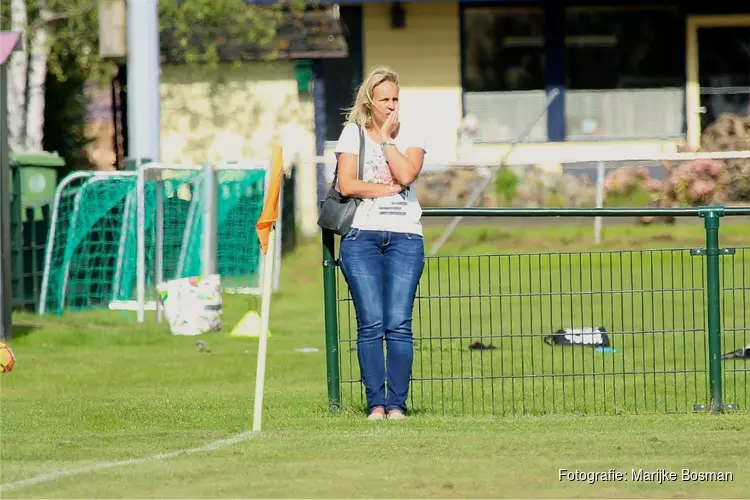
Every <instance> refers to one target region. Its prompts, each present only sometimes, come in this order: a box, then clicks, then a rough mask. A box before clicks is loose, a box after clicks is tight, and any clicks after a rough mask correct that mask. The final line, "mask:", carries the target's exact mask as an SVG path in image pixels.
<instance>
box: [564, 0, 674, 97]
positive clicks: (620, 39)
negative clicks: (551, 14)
mask: <svg viewBox="0 0 750 500" xmlns="http://www.w3.org/2000/svg"><path fill="white" fill-rule="evenodd" d="M565 32H566V40H565V45H566V52H565V59H566V65H567V84H568V85H567V86H568V88H569V89H621V88H663V87H679V86H681V85H682V84H683V82H684V76H683V75H684V69H683V68H684V59H685V56H684V54H685V52H684V50H685V42H684V40H685V30H684V17H683V15H682V13H681V12H680V11H679V10H678V9H677V8H669V7H621V8H619V7H615V8H597V7H586V8H582V7H571V8H569V9H567V10H566V14H565Z"/></svg>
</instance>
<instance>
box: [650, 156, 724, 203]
mask: <svg viewBox="0 0 750 500" xmlns="http://www.w3.org/2000/svg"><path fill="white" fill-rule="evenodd" d="M730 182H731V176H730V175H729V173H728V172H727V170H726V169H725V168H724V165H723V164H722V163H721V162H719V161H716V160H694V161H690V162H686V163H682V164H680V165H678V166H677V167H674V168H672V169H670V171H669V175H668V176H667V182H666V193H665V194H666V199H667V200H668V201H669V202H671V203H675V204H678V205H688V206H695V205H705V204H709V203H725V202H726V201H727V200H726V190H725V188H726V186H728V185H729V183H730Z"/></svg>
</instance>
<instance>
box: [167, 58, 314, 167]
mask: <svg viewBox="0 0 750 500" xmlns="http://www.w3.org/2000/svg"><path fill="white" fill-rule="evenodd" d="M161 82H162V84H161V99H162V112H161V117H162V123H161V159H162V161H163V162H173V163H200V162H205V161H208V162H218V161H221V160H227V161H228V160H240V159H243V158H269V159H270V157H271V148H272V146H273V144H283V145H284V146H285V148H284V149H285V154H284V156H285V159H286V160H288V161H291V160H292V159H293V156H294V155H295V154H305V155H307V156H309V155H311V154H312V153H313V152H314V144H315V131H314V122H313V105H312V100H311V99H310V98H309V97H306V96H303V97H300V96H299V94H298V92H297V81H296V77H295V73H294V63H293V62H290V61H278V62H271V63H261V62H253V63H244V64H239V65H232V64H222V65H220V67H219V69H217V70H208V69H207V70H197V69H194V68H191V67H189V66H164V67H163V68H162V76H161Z"/></svg>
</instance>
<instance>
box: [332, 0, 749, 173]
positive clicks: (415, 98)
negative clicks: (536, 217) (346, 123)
mask: <svg viewBox="0 0 750 500" xmlns="http://www.w3.org/2000/svg"><path fill="white" fill-rule="evenodd" d="M722 4H724V5H722ZM339 12H340V17H341V19H342V20H343V23H344V25H345V26H346V27H347V28H348V32H347V34H346V39H347V43H348V47H349V55H348V57H347V58H346V59H340V60H327V61H323V63H322V64H321V65H319V66H318V67H319V68H320V69H321V71H322V74H321V75H319V77H320V78H321V79H322V80H323V81H324V83H325V86H326V92H325V99H326V101H325V103H326V105H325V110H326V120H325V125H326V128H325V131H324V135H325V139H326V141H328V143H327V148H326V149H330V147H331V142H330V141H335V139H336V138H337V135H338V133H339V131H340V130H341V121H342V115H341V109H342V108H345V107H346V106H348V105H350V102H351V99H352V93H353V91H354V86H355V85H356V83H358V82H359V81H360V80H361V78H362V76H363V75H364V74H366V72H367V71H368V70H369V69H371V68H373V67H375V66H378V65H382V64H383V65H388V66H390V67H392V68H393V69H394V70H395V71H397V72H398V73H399V74H400V76H401V78H402V89H403V90H402V106H403V113H402V116H403V119H404V120H407V119H413V120H418V121H419V122H420V123H422V124H423V126H424V129H425V132H426V133H427V136H428V144H429V145H430V150H431V151H430V152H431V153H433V156H432V161H436V162H440V161H450V160H451V159H455V157H456V156H459V148H458V145H457V138H458V135H459V129H460V127H461V126H462V121H463V120H464V118H465V117H471V122H472V123H473V124H474V126H473V127H472V128H473V130H474V132H475V134H474V142H475V148H473V149H474V156H475V157H476V156H477V155H478V156H481V157H487V158H485V159H489V158H492V157H497V155H498V153H499V152H501V151H502V150H503V149H504V148H505V147H507V145H508V143H510V142H512V141H514V140H518V139H519V137H520V136H521V135H522V134H523V132H524V130H525V129H526V128H528V127H529V126H530V125H531V124H532V123H534V119H535V117H536V116H538V115H539V114H540V113H541V118H540V119H539V120H538V121H536V122H535V123H534V125H533V127H532V128H531V130H530V132H529V133H528V135H527V136H525V137H524V139H525V142H526V144H525V145H524V147H523V148H520V150H519V151H518V153H517V154H514V158H515V159H516V161H520V162H525V161H527V160H528V161H532V162H536V161H538V162H545V161H553V160H554V158H556V157H559V156H560V155H564V156H577V155H579V154H581V153H582V152H586V151H588V152H591V154H592V155H593V156H596V154H597V153H596V152H597V151H598V150H601V148H603V147H605V148H607V149H608V150H610V151H612V150H627V151H628V152H629V153H631V154H648V152H649V151H653V152H654V153H658V152H664V151H672V150H674V149H676V148H677V147H680V146H687V147H690V148H692V149H695V148H697V147H698V145H699V139H700V134H701V131H702V130H703V129H704V128H705V127H706V126H707V125H708V124H710V123H711V122H712V121H713V120H715V119H716V117H718V116H719V115H720V114H721V113H725V112H730V113H735V114H740V115H745V114H747V111H748V105H749V104H750V100H749V97H750V7H749V6H746V5H745V6H743V4H742V3H738V2H732V3H729V2H726V3H724V2H712V3H699V4H695V5H692V6H690V5H689V4H688V3H687V2H674V1H673V2H663V1H638V0H635V1H628V2H621V3H620V4H614V3H612V2H603V1H578V2H572V1H568V2H566V1H560V0H544V1H525V2H510V1H473V2H463V1H439V2H436V1H429V2H428V1H424V2H422V1H417V2H408V3H403V4H398V3H390V2H380V1H368V0H364V1H362V2H356V3H351V2H350V3H344V4H340V6H339ZM347 84H348V85H347ZM553 90H556V91H557V92H559V93H558V95H557V97H556V98H555V99H553V100H552V101H551V104H550V105H549V107H548V108H547V109H546V111H544V112H542V111H543V110H544V107H545V105H546V102H547V100H548V97H549V96H550V93H551V92H553ZM319 133H320V131H319Z"/></svg>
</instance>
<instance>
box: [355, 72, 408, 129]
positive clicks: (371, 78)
mask: <svg viewBox="0 0 750 500" xmlns="http://www.w3.org/2000/svg"><path fill="white" fill-rule="evenodd" d="M383 82H391V83H393V84H395V85H396V86H397V87H398V75H397V74H396V72H395V71H393V70H392V69H390V68H387V67H384V66H382V67H379V68H375V69H374V70H372V71H371V72H370V74H369V75H367V78H365V80H364V81H363V82H362V84H361V85H360V86H359V88H358V89H357V97H356V99H355V100H354V105H353V106H352V107H351V108H349V110H348V115H347V117H346V121H347V122H349V123H359V124H360V125H361V126H362V127H364V128H368V127H369V126H370V125H372V108H371V105H372V94H373V92H374V90H375V87H377V86H378V85H380V84H381V83H383Z"/></svg>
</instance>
